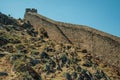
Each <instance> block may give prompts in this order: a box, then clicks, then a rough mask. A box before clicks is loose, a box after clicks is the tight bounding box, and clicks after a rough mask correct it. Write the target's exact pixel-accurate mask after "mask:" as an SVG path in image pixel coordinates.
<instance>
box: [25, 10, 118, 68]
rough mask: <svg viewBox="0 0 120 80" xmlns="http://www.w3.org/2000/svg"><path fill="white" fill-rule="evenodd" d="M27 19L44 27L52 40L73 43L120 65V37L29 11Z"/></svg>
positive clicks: (35, 24)
mask: <svg viewBox="0 0 120 80" xmlns="http://www.w3.org/2000/svg"><path fill="white" fill-rule="evenodd" d="M25 20H26V21H30V23H31V24H32V25H33V26H34V27H35V28H36V29H38V28H40V27H44V28H45V29H46V31H47V32H48V35H49V37H50V39H51V40H55V41H57V42H64V43H72V44H74V45H78V46H80V47H82V48H86V49H87V50H88V51H89V52H91V53H93V54H94V55H97V56H99V58H101V59H103V60H104V61H105V62H107V63H109V64H114V65H116V66H119V67H120V54H119V53H120V38H118V37H115V36H112V35H109V34H107V33H104V32H101V31H98V30H95V29H92V28H89V27H86V26H83V25H73V24H67V23H62V22H56V21H53V20H50V19H48V18H46V17H44V16H41V15H39V14H36V13H31V12H28V13H26V14H25Z"/></svg>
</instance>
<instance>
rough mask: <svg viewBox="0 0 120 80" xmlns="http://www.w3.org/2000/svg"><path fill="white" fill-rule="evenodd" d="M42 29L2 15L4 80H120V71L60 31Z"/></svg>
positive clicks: (0, 42) (0, 34) (1, 78)
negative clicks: (75, 43)
mask: <svg viewBox="0 0 120 80" xmlns="http://www.w3.org/2000/svg"><path fill="white" fill-rule="evenodd" d="M35 11H36V10H35ZM30 14H31V13H30ZM32 14H34V10H33V13H32ZM35 14H36V13H35ZM39 22H41V21H39ZM37 23H38V22H36V24H37ZM41 23H42V22H41ZM43 24H45V25H46V23H43ZM47 25H49V24H47ZM47 25H46V27H47ZM36 26H38V25H36ZM39 26H42V27H39V28H37V27H35V26H34V25H32V23H31V22H30V21H26V20H25V21H24V20H22V19H18V20H16V19H13V18H11V17H9V16H6V15H4V14H2V13H0V80H120V70H119V68H117V67H115V66H111V65H110V64H108V63H106V62H105V61H102V60H101V59H100V58H99V57H95V56H94V54H93V53H92V52H91V51H89V49H87V48H86V47H84V46H82V44H81V45H80V46H78V45H74V43H73V41H72V39H70V38H68V36H67V35H66V34H65V33H64V32H63V31H61V29H60V27H56V25H54V26H53V25H50V26H53V27H52V28H46V27H43V25H39ZM53 29H55V31H52V30H53ZM50 30H51V33H50V32H49V31H50ZM73 30H74V29H73ZM56 31H58V33H57V34H56V35H57V36H59V37H58V38H56V36H54V35H55V33H56ZM54 32H55V33H54ZM53 33H54V35H53ZM61 34H62V35H61ZM76 34H77V33H76ZM74 35H75V34H74ZM52 37H53V38H52ZM62 38H63V40H62ZM54 39H55V40H54ZM59 39H60V40H59ZM57 40H58V41H57ZM81 43H82V40H81ZM86 43H88V42H86ZM96 54H97V53H96Z"/></svg>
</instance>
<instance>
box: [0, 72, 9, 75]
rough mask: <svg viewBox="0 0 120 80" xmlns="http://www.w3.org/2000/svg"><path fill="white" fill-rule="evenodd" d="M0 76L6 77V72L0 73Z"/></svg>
mask: <svg viewBox="0 0 120 80" xmlns="http://www.w3.org/2000/svg"><path fill="white" fill-rule="evenodd" d="M0 76H8V73H7V72H0Z"/></svg>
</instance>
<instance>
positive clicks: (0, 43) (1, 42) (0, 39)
mask: <svg viewBox="0 0 120 80" xmlns="http://www.w3.org/2000/svg"><path fill="white" fill-rule="evenodd" d="M7 43H9V41H8V40H7V39H6V38H4V37H0V47H1V46H3V45H6V44H7Z"/></svg>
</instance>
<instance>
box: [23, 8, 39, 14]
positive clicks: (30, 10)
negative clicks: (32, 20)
mask: <svg viewBox="0 0 120 80" xmlns="http://www.w3.org/2000/svg"><path fill="white" fill-rule="evenodd" d="M25 12H32V13H37V9H35V8H26V10H25Z"/></svg>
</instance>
